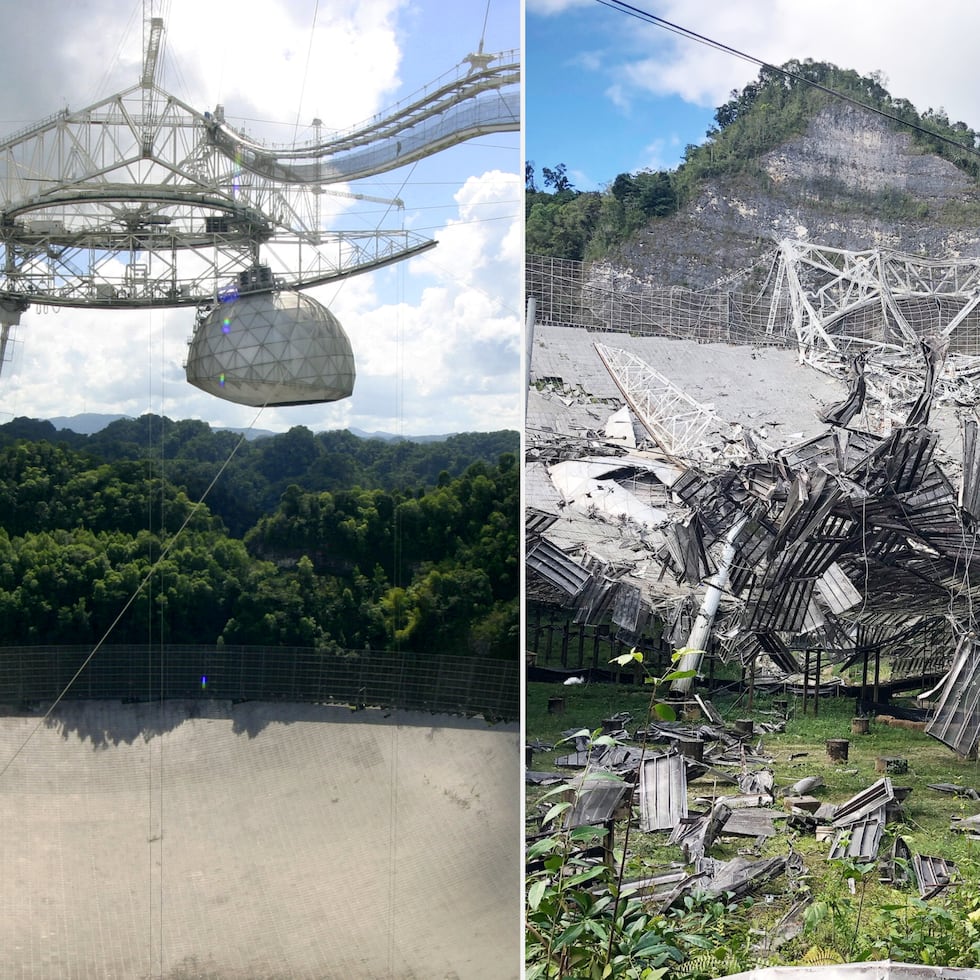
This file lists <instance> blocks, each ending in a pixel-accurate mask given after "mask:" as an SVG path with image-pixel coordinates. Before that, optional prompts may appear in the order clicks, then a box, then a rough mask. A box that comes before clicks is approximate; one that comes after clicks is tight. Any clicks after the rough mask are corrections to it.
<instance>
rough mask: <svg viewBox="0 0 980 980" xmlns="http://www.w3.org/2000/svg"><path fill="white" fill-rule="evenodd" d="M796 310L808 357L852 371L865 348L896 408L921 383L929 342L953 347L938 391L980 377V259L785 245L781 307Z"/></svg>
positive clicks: (776, 303) (885, 396)
mask: <svg viewBox="0 0 980 980" xmlns="http://www.w3.org/2000/svg"><path fill="white" fill-rule="evenodd" d="M786 308H788V309H789V310H790V316H791V322H792V327H793V330H794V331H795V334H796V339H797V344H798V348H799V354H800V360H801V361H803V362H806V363H808V364H810V365H812V366H813V367H816V368H818V369H819V370H822V371H825V372H826V373H829V374H833V375H835V376H838V377H842V378H843V377H845V376H846V374H847V371H848V368H849V365H850V363H851V361H852V360H853V358H854V357H855V356H856V355H857V354H864V355H865V359H866V364H867V366H868V368H869V370H867V371H866V374H865V378H866V381H867V384H868V396H869V401H870V402H871V403H872V405H873V406H875V410H876V411H877V412H878V413H879V414H880V415H881V416H882V418H881V420H880V421H881V422H882V423H885V424H887V422H889V421H892V422H893V421H897V420H898V418H897V417H895V418H889V416H890V414H891V413H890V410H889V406H890V405H891V404H892V403H893V402H895V403H899V404H901V403H904V402H905V401H907V399H908V397H909V395H910V394H913V393H914V392H916V391H917V390H918V389H920V388H921V383H922V381H921V379H922V376H923V371H924V360H923V352H922V347H921V342H922V341H923V340H929V341H930V342H931V344H932V345H933V346H936V347H939V348H944V349H945V351H946V358H945V362H944V364H943V366H942V368H941V370H940V371H939V374H938V377H937V379H936V397H937V398H938V399H943V398H944V397H950V396H953V395H954V394H955V395H956V396H957V397H963V395H964V388H965V387H966V388H971V389H974V388H976V386H977V383H978V381H980V336H978V331H977V317H978V312H980V310H978V308H980V259H976V258H967V259H955V258H951V259H932V258H927V257H925V256H920V255H907V254H903V253H900V252H892V251H888V250H885V249H874V250H869V251H863V252H855V251H848V250H846V249H838V248H830V247H828V246H821V245H814V244H811V243H809V242H800V241H790V240H786V241H782V242H780V244H779V265H778V270H777V274H776V277H775V283H774V289H773V295H772V304H771V310H772V311H777V310H783V309H786Z"/></svg>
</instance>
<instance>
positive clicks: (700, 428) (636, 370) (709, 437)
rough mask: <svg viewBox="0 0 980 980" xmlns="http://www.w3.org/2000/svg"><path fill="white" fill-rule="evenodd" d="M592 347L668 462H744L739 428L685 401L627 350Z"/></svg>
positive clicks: (688, 398) (682, 394)
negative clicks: (668, 459)
mask: <svg viewBox="0 0 980 980" xmlns="http://www.w3.org/2000/svg"><path fill="white" fill-rule="evenodd" d="M594 346H595V349H596V353H598V355H599V358H600V360H601V361H602V363H603V365H604V366H605V368H606V370H607V371H608V372H609V374H610V375H611V377H612V379H613V381H614V382H615V383H616V387H617V388H619V390H620V393H621V394H622V396H623V398H624V399H625V400H626V403H627V404H628V405H629V407H630V408H631V409H632V410H633V412H634V413H635V414H636V416H637V418H638V419H639V420H640V422H641V423H642V425H643V427H644V428H645V429H646V430H647V432H648V433H649V434H650V437H651V438H652V439H653V440H654V442H656V444H657V445H658V446H659V447H660V448H661V449H662V450H663V451H664V453H665V454H666V455H667V456H668V457H669V458H671V459H674V460H676V461H678V462H682V463H684V464H685V465H690V464H692V463H701V464H708V465H711V464H717V463H719V462H721V461H724V462H725V463H726V464H727V463H729V462H733V461H744V460H746V459H748V457H749V453H748V447H747V445H746V443H745V441H744V438H743V432H742V429H741V428H740V427H739V426H737V425H734V424H733V423H731V422H728V421H726V420H725V419H723V418H721V416H719V415H716V414H715V413H714V412H713V411H711V409H710V408H708V407H707V406H706V405H702V404H701V403H700V402H699V401H697V400H695V399H694V398H691V396H690V395H688V394H687V393H686V392H684V391H682V390H681V389H680V388H678V387H677V386H676V385H675V384H673V383H672V382H671V381H669V380H668V379H667V378H665V377H664V376H663V375H662V374H660V373H659V372H657V371H655V370H654V369H653V368H652V367H650V365H649V364H647V363H646V361H643V360H641V359H640V358H639V357H637V356H636V355H635V354H633V353H631V352H630V351H625V350H622V349H621V348H618V347H608V346H606V345H605V344H595V345H594Z"/></svg>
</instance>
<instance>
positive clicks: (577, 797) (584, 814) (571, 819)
mask: <svg viewBox="0 0 980 980" xmlns="http://www.w3.org/2000/svg"><path fill="white" fill-rule="evenodd" d="M573 787H574V788H573V790H572V793H573V794H574V798H573V800H572V806H571V807H570V808H569V809H568V810H566V811H565V814H564V819H563V821H562V825H563V827H564V829H565V830H572V829H574V828H575V827H592V826H599V825H601V824H604V823H606V822H607V821H609V820H612V819H613V816H614V815H615V813H616V810H617V809H618V808H619V806H620V804H621V803H622V801H623V797H624V796H625V795H626V794H627V793H628V792H629V791H630V789H631V787H630V784H629V783H627V782H624V781H623V780H622V779H620V778H618V777H614V776H613V775H612V774H611V773H604V772H595V771H593V772H587V773H584V774H583V775H582V776H580V777H577V778H576V779H575V781H574V783H573Z"/></svg>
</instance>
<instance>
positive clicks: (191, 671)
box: [0, 644, 520, 720]
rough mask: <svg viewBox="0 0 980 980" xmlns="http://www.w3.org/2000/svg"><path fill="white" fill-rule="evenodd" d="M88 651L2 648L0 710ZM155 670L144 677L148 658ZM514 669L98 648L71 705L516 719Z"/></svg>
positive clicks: (419, 658)
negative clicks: (308, 705)
mask: <svg viewBox="0 0 980 980" xmlns="http://www.w3.org/2000/svg"><path fill="white" fill-rule="evenodd" d="M89 653H90V648H89V647H86V646H16V647H0V704H8V705H22V704H24V703H25V702H45V701H49V700H51V699H53V698H55V697H57V696H58V695H59V694H60V693H61V692H62V691H63V690H64V688H65V683H66V681H67V680H68V679H69V678H71V677H73V676H74V675H75V674H76V673H77V672H78V670H79V665H80V664H81V663H82V662H83V661H84V660H85V658H86V656H87V655H88V654H89ZM148 658H149V659H151V660H155V661H158V663H157V664H156V666H158V667H159V669H151V670H149V671H148V670H146V664H147V659H148ZM518 672H519V665H518V664H517V662H516V661H508V660H491V659H487V658H476V657H460V656H453V655H450V654H435V655H423V654H413V653H406V652H404V651H398V652H395V651H387V650H386V651H378V650H370V651H368V650H359V651H342V652H339V653H338V652H321V651H317V650H316V649H314V648H310V647H267V646H232V645H227V646H224V647H221V646H213V645H199V646H197V645H186V644H174V645H169V644H162V645H141V644H119V645H105V646H103V647H102V648H101V649H100V651H99V656H98V657H97V658H95V659H94V660H92V661H91V662H90V663H89V664H88V665H87V666H86V667H85V669H84V671H82V673H81V674H80V675H79V676H78V679H77V680H76V681H75V683H74V684H72V686H71V688H70V689H69V691H68V692H67V694H66V695H65V697H67V698H70V699H73V700H91V699H108V700H114V699H120V700H134V701H142V700H158V699H161V698H210V699H219V700H220V699H228V700H255V701H261V700H290V701H308V702H323V703H339V704H352V705H358V706H361V705H363V706H368V705H370V706H377V707H384V708H405V709H414V710H426V711H438V712H449V713H453V714H464V715H484V716H488V715H489V716H493V717H494V718H499V719H502V720H513V719H516V718H518V717H519V716H520V696H519V673H518Z"/></svg>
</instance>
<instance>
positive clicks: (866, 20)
mask: <svg viewBox="0 0 980 980" xmlns="http://www.w3.org/2000/svg"><path fill="white" fill-rule="evenodd" d="M656 13H657V15H658V16H660V17H662V18H663V19H664V20H666V21H668V22H671V23H673V24H676V25H678V26H680V27H683V28H686V29H688V30H690V31H693V32H695V33H697V34H700V35H702V36H704V37H707V38H709V39H711V40H713V41H718V42H720V43H722V44H724V45H726V46H728V47H730V48H733V49H736V50H737V51H740V52H743V53H745V54H748V55H750V56H752V57H754V58H758V59H760V60H762V61H765V62H768V63H770V64H775V65H781V64H784V63H785V62H787V61H789V60H790V59H794V58H796V59H801V60H802V59H805V58H812V59H813V60H815V61H829V62H832V63H834V64H836V65H838V66H840V67H842V68H852V69H854V70H855V71H858V72H860V73H861V74H865V75H867V74H870V73H871V72H873V71H882V72H884V74H885V75H886V76H887V78H888V83H887V88H888V90H889V92H890V93H891V94H892V95H893V96H895V97H896V98H906V99H908V100H909V101H911V102H912V103H913V104H914V105H915V106H916V107H917V108H918V109H920V110H925V109H927V108H929V107H934V108H938V107H939V106H944V107H945V108H946V110H947V112H948V113H949V116H950V118H951V119H953V120H954V121H955V120H958V119H961V120H963V121H965V122H966V123H967V124H968V125H970V126H971V127H973V128H980V85H978V81H980V71H978V67H977V61H976V58H975V52H974V50H973V49H974V48H975V38H976V36H977V33H978V32H980V7H978V6H977V5H975V4H974V3H972V2H971V0H948V2H945V3H942V4H936V5H934V6H933V7H930V8H929V12H928V18H927V27H928V38H929V40H930V42H931V43H921V44H920V43H918V42H915V48H914V54H913V53H912V51H911V48H910V33H909V32H910V25H915V24H923V25H924V22H923V12H922V7H921V5H920V4H916V3H913V2H912V0H894V2H893V3H891V4H889V6H888V12H887V15H883V13H882V10H881V9H880V8H879V7H878V6H877V5H875V4H855V3H853V2H851V0H821V2H819V3H817V2H815V0H808V2H802V3H801V2H799V0H733V2H729V3H725V4H718V3H716V2H713V0H666V2H665V3H663V4H660V5H658V7H657V10H656ZM610 16H612V17H618V18H619V20H620V21H621V26H620V37H621V39H622V45H621V48H620V51H621V53H622V58H621V63H620V66H619V68H618V69H617V72H618V73H620V72H621V73H622V79H623V81H624V82H627V83H628V84H629V85H630V86H632V87H633V88H634V89H635V90H637V91H645V92H649V93H653V94H655V95H679V96H681V97H682V98H683V99H685V100H686V101H689V102H691V103H693V104H696V105H699V106H702V107H715V106H718V105H720V104H721V103H722V102H724V101H726V100H727V99H728V97H729V93H730V92H731V90H732V89H735V88H741V87H742V86H744V85H745V84H746V83H748V82H749V81H751V80H752V79H754V78H755V77H756V76H757V75H758V73H759V66H758V64H754V63H751V62H747V61H744V60H742V59H740V58H738V57H736V56H734V55H733V54H730V53H723V52H720V51H717V50H714V49H712V48H710V47H708V46H707V45H706V44H703V43H700V42H698V41H696V40H693V39H690V38H684V37H680V36H678V35H677V34H674V33H671V32H669V31H668V30H666V29H663V28H659V27H650V26H644V25H642V24H641V22H640V21H638V20H637V19H635V18H632V17H629V16H627V15H626V14H621V13H615V12H611V13H610ZM924 26H925V25H924Z"/></svg>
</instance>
